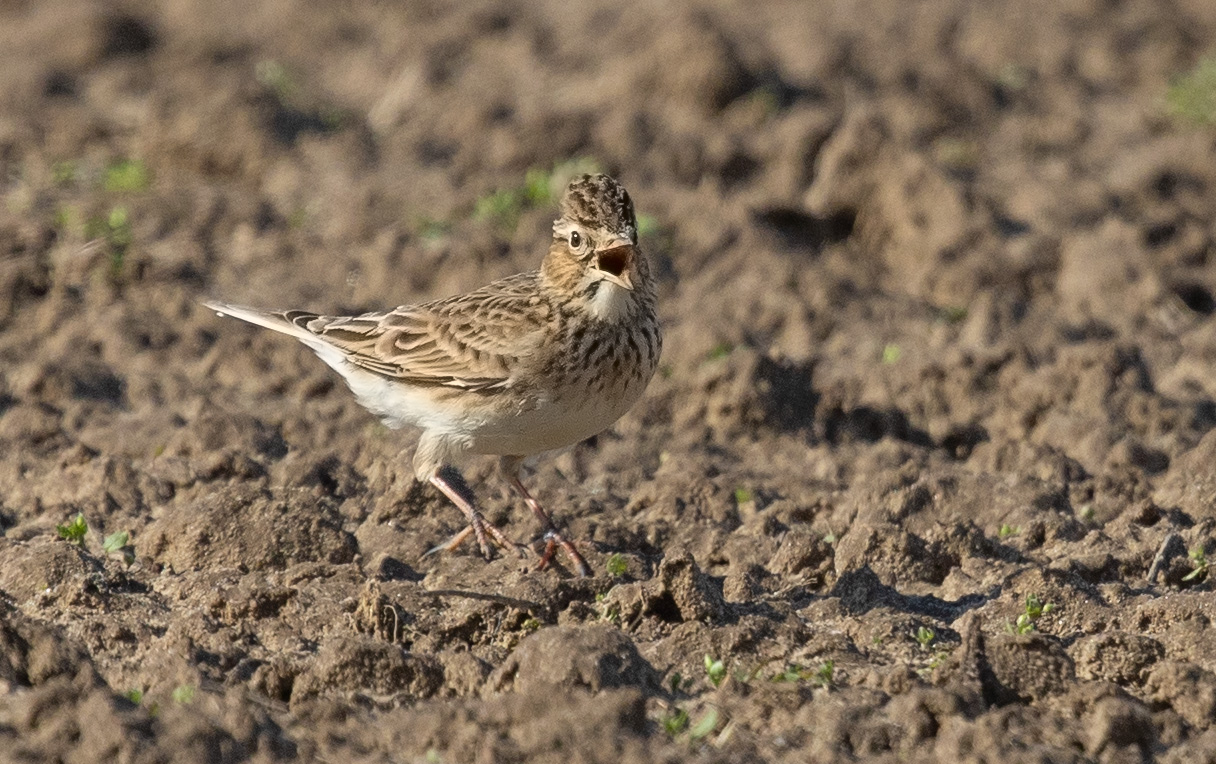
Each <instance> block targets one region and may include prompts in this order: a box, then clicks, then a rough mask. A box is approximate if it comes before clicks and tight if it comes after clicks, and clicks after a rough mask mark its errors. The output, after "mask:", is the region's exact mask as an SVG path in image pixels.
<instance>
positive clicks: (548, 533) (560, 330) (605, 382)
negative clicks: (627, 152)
mask: <svg viewBox="0 0 1216 764" xmlns="http://www.w3.org/2000/svg"><path fill="white" fill-rule="evenodd" d="M204 304H205V305H206V306H207V307H209V308H211V309H212V310H214V311H215V312H216V313H217V314H219V315H220V316H230V317H233V318H238V319H241V320H243V321H247V322H249V323H251V324H255V325H257V326H260V327H264V328H267V329H272V330H274V331H276V332H281V333H283V334H287V335H290V336H292V337H295V338H296V339H297V340H299V341H300V342H302V343H303V344H304V345H305V346H307V347H308V348H309V349H311V350H312V351H313V352H314V353H316V355H317V356H318V357H319V358H320V359H321V360H322V361H323V362H325V363H326V364H327V365H329V366H330V367H331V368H332V369H334V370H335V371H336V372H337V373H338V374H340V375H341V376H342V377H343V379H344V380H345V381H346V384H347V385H348V386H349V387H350V389H351V391H352V392H353V393H354V395H355V397H356V398H357V400H358V401H359V403H361V404H362V405H363V406H364V407H365V408H367V409H368V410H369V411H370V412H371V413H373V414H374V415H376V416H378V417H379V418H380V419H381V421H383V422H384V424H385V425H387V426H388V427H389V428H392V429H397V428H402V427H413V428H416V429H418V430H420V431H421V436H420V438H419V440H418V445H417V448H416V450H415V453H414V457H413V471H414V476H415V478H416V479H417V480H419V481H422V482H429V483H430V484H431V485H434V486H435V487H436V488H438V489H439V491H440V492H442V493H443V494H444V495H445V496H446V497H447V498H448V499H449V500H450V501H451V502H452V503H453V504H455V505H456V507H458V508H459V509H460V510H461V512H462V513H463V514H464V517H465V519H466V520H467V522H468V524H467V526H465V527H464V528H463V529H462V530H461V531H460V532H458V533H457V534H456V535H454V536H452V538H451V539H449V540H448V541H446V542H444V543H442V544H440V545H438V546H436V547H434V548H433V549H431V550H430V551H429V552H428V553H427V554H431V553H434V552H439V551H447V552H450V551H452V550H454V549H456V548H457V547H459V546H460V545H461V544H462V543H464V542H465V541H466V540H467V539H468V538H469V537H470V536H472V537H473V538H474V539H475V540H476V543H477V545H478V547H479V548H480V551H481V553H482V555H483V557H485V558H486V559H487V560H489V559H491V558H492V557H493V553H492V551H491V543H493V544H496V545H497V546H499V547H501V548H502V549H503V550H504V551H514V552H516V553H518V554H521V555H523V554H525V552H524V550H525V549H527V547H524V546H523V545H520V544H516V543H515V542H513V541H512V540H511V539H510V538H509V537H508V536H507V535H506V534H505V533H504V532H503V531H501V530H500V529H499V528H497V527H496V526H495V525H493V524H492V523H491V522H489V521H488V520H487V519H486V518H485V517H484V516H483V515H482V513H481V511H480V510H479V509H478V505H477V501H476V497H475V495H474V493H473V491H472V490H471V489H470V487H469V486H468V484H467V483H466V482H465V480H464V478H463V476H462V474H461V472H460V470H459V463H460V462H461V461H462V459H463V457H465V456H466V455H469V454H473V455H478V454H480V455H490V456H497V457H498V468H499V471H500V473H501V474H502V476H503V477H504V478H505V479H506V481H507V483H508V484H509V485H510V486H511V488H512V489H513V490H514V491H515V493H517V494H518V495H519V496H520V497H521V498H522V500H523V501H524V503H525V504H526V505H527V506H528V508H529V509H530V510H531V511H532V513H533V514H534V515H535V516H536V518H537V519H538V520H539V521H540V523H541V526H542V528H543V539H544V541H545V548H544V552H543V554H542V555H541V559H540V564H539V566H538V567H539V568H541V569H544V568H546V567H548V566H549V565H550V564H551V562H552V560H553V557H554V554H555V550H556V549H557V548H559V547H560V548H561V549H562V550H563V551H564V553H565V554H566V556H567V557H568V558H569V559H570V562H571V564H572V566H573V567H574V569H575V571H577V573H578V574H579V575H580V576H584V577H585V576H589V575H591V569H590V566H589V565H588V564H587V562H586V560H585V559H584V558H583V556H582V555H581V554H580V553H579V551H578V549H577V548H576V547H575V546H574V544H573V543H571V542H570V541H569V540H568V539H567V538H566V537H565V536H564V535H563V534H562V532H561V531H560V530H559V529H558V527H557V525H556V524H555V523H554V521H553V519H552V516H551V515H550V514H549V513H548V512H547V511H546V510H545V508H544V507H543V506H542V505H541V503H540V502H539V501H538V500H537V499H536V498H535V497H534V496H533V495H532V494H531V493H530V492H529V491H528V490H527V488H526V487H525V486H524V484H523V482H522V466H523V464H524V462H525V460H527V459H529V458H530V457H533V456H537V455H540V454H545V453H546V452H551V451H556V450H559V449H563V448H566V447H568V446H571V445H573V444H575V443H578V442H580V441H582V440H585V439H587V438H590V437H592V436H594V435H596V434H598V433H600V432H602V431H604V430H605V429H607V428H608V427H610V426H612V424H613V423H615V422H616V421H617V420H618V419H619V418H620V417H621V416H623V415H624V414H625V412H626V411H628V410H629V409H630V408H631V407H632V406H633V405H634V404H635V403H636V402H637V401H638V400H639V399H640V398H641V397H642V394H643V392H644V390H645V389H646V387H647V385H648V384H649V382H650V379H651V377H653V376H654V372H655V370H656V369H657V368H658V365H659V356H660V354H661V352H662V344H663V336H662V331H661V327H660V324H659V319H658V313H657V297H656V284H655V280H654V276H653V274H652V272H651V263H650V261H649V259H648V258H647V256H646V254H645V253H644V251H643V250H642V249H641V248H640V247H639V246H638V224H637V217H636V215H635V213H634V206H633V201H632V199H631V198H630V196H629V193H628V192H627V191H626V190H625V188H624V186H622V185H621V184H620V183H619V182H618V181H617V180H616V179H614V178H612V177H610V176H608V175H604V174H599V173H596V174H584V175H580V176H578V177H575V178H573V179H572V180H571V181H570V182H569V185H568V186H567V187H566V189H565V192H564V193H563V195H562V197H561V200H560V203H559V216H558V218H557V220H556V221H554V223H553V238H552V241H551V242H550V244H549V251H548V253H547V254H546V255H545V257H544V259H543V261H542V262H541V265H540V267H539V268H538V269H537V270H533V271H529V272H526V273H520V274H517V275H514V276H508V277H506V278H502V279H499V280H497V281H493V282H491V283H489V284H486V285H485V286H483V287H481V288H479V289H476V290H474V291H471V292H467V293H464V294H459V295H455V296H452V297H447V298H444V299H439V300H434V301H432V302H424V303H420V304H414V305H401V306H398V307H396V308H393V309H391V310H386V311H381V312H371V313H363V314H360V315H353V316H328V315H321V314H317V313H311V312H307V311H301V310H288V311H265V310H259V309H255V308H248V307H242V306H239V305H231V304H228V303H225V302H217V301H213V300H206V301H204Z"/></svg>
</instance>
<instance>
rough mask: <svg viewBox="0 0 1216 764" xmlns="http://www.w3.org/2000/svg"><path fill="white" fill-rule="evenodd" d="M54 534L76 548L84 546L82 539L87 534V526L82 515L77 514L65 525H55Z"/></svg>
mask: <svg viewBox="0 0 1216 764" xmlns="http://www.w3.org/2000/svg"><path fill="white" fill-rule="evenodd" d="M55 532H56V533H58V534H59V538H61V539H63V540H64V541H66V542H68V543H69V544H75V545H76V546H79V547H83V546H84V537H85V536H86V535H87V534H88V532H89V524H88V523H86V522H85V521H84V515H83V514H80V513H77V514H76V517H75V518H74V519H73V520H72V521H71V522H69V523H68V524H66V525H56V526H55Z"/></svg>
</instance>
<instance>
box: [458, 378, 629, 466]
mask: <svg viewBox="0 0 1216 764" xmlns="http://www.w3.org/2000/svg"><path fill="white" fill-rule="evenodd" d="M645 389H646V385H645V383H635V384H633V385H630V386H629V387H628V388H626V389H624V390H618V391H616V392H615V393H614V394H610V395H597V396H581V395H580V396H570V397H567V398H565V399H563V400H558V401H542V402H539V403H538V404H537V405H536V407H535V408H530V409H527V410H524V411H519V412H517V413H515V414H513V415H511V416H506V417H494V418H492V419H488V420H486V421H483V422H481V423H479V426H478V427H477V428H476V430H474V431H473V432H472V433H471V438H470V440H469V450H470V451H472V452H473V453H477V454H493V455H497V456H531V455H532V454H539V453H542V452H545V451H553V450H555V449H559V448H565V447H566V446H570V445H573V444H575V443H578V442H579V441H582V440H586V439H587V438H590V437H591V436H592V435H596V434H598V433H600V432H603V431H604V430H606V429H608V428H609V427H611V426H612V424H613V423H614V422H616V420H618V419H620V418H621V417H622V416H623V415H624V414H625V412H626V411H628V410H629V408H630V407H631V406H633V404H634V403H636V402H637V400H638V398H640V397H641V395H642V391H643V390H645Z"/></svg>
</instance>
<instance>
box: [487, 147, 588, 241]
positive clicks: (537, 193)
mask: <svg viewBox="0 0 1216 764" xmlns="http://www.w3.org/2000/svg"><path fill="white" fill-rule="evenodd" d="M599 171H600V165H599V162H597V161H595V160H594V159H592V158H590V157H576V158H574V159H568V160H566V161H564V162H558V163H556V164H554V165H553V167H552V168H551V169H548V170H543V169H541V168H539V167H533V168H530V169H529V170H528V171H527V172H525V173H524V181H523V184H522V185H520V186H516V187H513V188H503V189H499V190H497V191H494V192H493V193H490V194H487V195H485V196H483V197H481V198H480V199H478V200H477V201H476V202H475V203H474V205H473V219H474V220H477V221H482V222H489V223H493V224H495V225H497V226H499V227H501V228H504V229H514V228H515V226H516V225H517V224H518V223H519V217H520V215H522V214H523V213H524V212H525V211H527V210H530V209H533V208H535V207H543V206H547V205H550V204H553V203H554V202H555V201H557V200H558V199H559V198H561V195H562V192H563V191H564V190H565V188H566V184H568V183H569V182H570V179H571V178H573V177H574V176H576V175H583V174H587V173H595V172H599Z"/></svg>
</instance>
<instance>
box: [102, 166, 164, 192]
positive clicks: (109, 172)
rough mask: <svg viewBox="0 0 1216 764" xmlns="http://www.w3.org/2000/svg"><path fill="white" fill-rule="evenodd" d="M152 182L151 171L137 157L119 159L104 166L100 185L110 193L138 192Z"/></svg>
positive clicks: (146, 188) (145, 188) (145, 189)
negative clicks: (104, 169)
mask: <svg viewBox="0 0 1216 764" xmlns="http://www.w3.org/2000/svg"><path fill="white" fill-rule="evenodd" d="M151 184H152V173H151V172H149V171H148V166H147V165H145V164H144V163H143V162H141V161H139V160H138V159H120V160H118V161H117V162H113V163H112V164H110V165H109V166H108V167H106V172H105V177H104V178H103V179H102V182H101V187H102V188H103V189H105V190H106V191H109V192H111V193H138V192H140V191H147V190H148V186H150V185H151Z"/></svg>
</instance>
